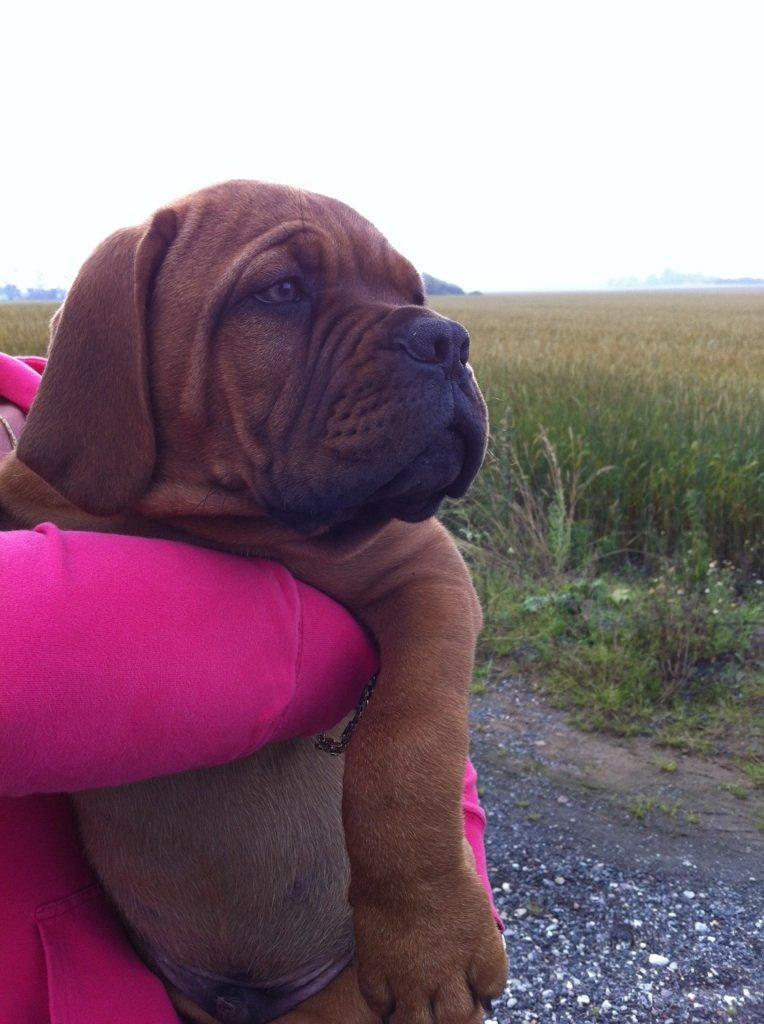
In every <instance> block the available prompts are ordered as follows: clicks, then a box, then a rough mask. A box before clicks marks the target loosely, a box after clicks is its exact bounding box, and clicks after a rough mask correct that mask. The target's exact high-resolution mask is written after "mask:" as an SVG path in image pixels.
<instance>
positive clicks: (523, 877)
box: [471, 679, 764, 1024]
mask: <svg viewBox="0 0 764 1024" xmlns="http://www.w3.org/2000/svg"><path fill="white" fill-rule="evenodd" d="M471 719H472V756H473V760H474V762H475V764H476V767H477V769H478V772H479V775H480V788H481V796H482V798H483V801H484V804H485V807H486V811H487V814H488V831H487V839H486V849H487V854H488V860H489V867H490V870H491V877H492V882H493V885H494V897H495V900H496V903H497V906H498V908H499V910H500V912H501V913H502V916H503V918H504V921H505V923H506V927H507V932H506V937H507V943H508V947H509V951H510V964H511V969H510V983H509V985H508V987H507V990H506V992H505V993H504V996H503V997H502V999H501V1000H500V1001H499V1002H498V1003H497V1004H496V1006H495V1007H494V1012H493V1018H492V1019H493V1020H495V1021H496V1022H498V1024H505V1022H509V1021H512V1022H513V1024H514V1022H515V1021H523V1022H526V1024H535V1022H539V1024H540V1022H542V1021H543V1022H544V1024H547V1022H556V1021H560V1022H562V1021H582V1020H595V1019H596V1020H613V1021H629V1022H630V1024H643V1022H644V1024H647V1022H653V1021H660V1022H662V1024H669V1022H670V1024H681V1022H688V1024H695V1022H697V1024H700V1022H710V1021H722V1020H723V1021H730V1020H732V1019H734V1020H735V1021H736V1022H745V1024H748V1022H751V1024H753V1022H754V1021H755V1022H757V1024H758V1022H760V1021H761V1020H764V886H763V885H762V879H763V878H764V833H763V832H761V831H760V830H759V828H758V827H757V817H758V816H760V815H761V814H762V811H764V800H762V798H761V795H760V794H759V793H757V792H755V791H753V790H752V788H751V786H750V784H749V782H748V780H747V779H746V778H745V776H744V775H743V774H742V773H741V772H738V771H737V770H736V769H735V768H734V767H733V766H726V765H723V764H719V763H716V762H714V761H706V760H704V759H702V758H698V757H693V756H686V755H682V754H678V753H676V752H674V751H668V752H667V751H665V750H661V749H659V748H657V747H655V746H654V745H653V744H651V743H650V741H649V739H647V738H629V739H617V738H612V737H607V736H602V735H596V734H588V733H587V734H584V733H581V732H579V731H578V730H576V729H575V728H573V727H572V726H571V725H570V724H569V723H568V719H567V716H566V715H565V714H564V713H563V712H559V711H556V710H554V709H552V708H550V707H548V706H547V705H546V704H545V702H544V701H543V700H542V699H541V698H540V697H539V696H537V695H536V694H535V693H533V691H532V690H531V689H530V688H529V687H528V685H527V684H525V683H523V682H522V681H520V680H516V679H505V680H502V681H501V682H500V683H498V684H496V685H493V684H492V686H491V688H490V690H489V692H488V693H486V694H485V695H484V696H481V697H474V698H473V700H472V706H471ZM672 763H673V764H675V765H676V767H675V769H674V768H673V767H672ZM667 769H668V770H667ZM741 792H746V793H747V797H746V798H745V799H740V798H739V796H736V795H735V793H738V794H739V793H741Z"/></svg>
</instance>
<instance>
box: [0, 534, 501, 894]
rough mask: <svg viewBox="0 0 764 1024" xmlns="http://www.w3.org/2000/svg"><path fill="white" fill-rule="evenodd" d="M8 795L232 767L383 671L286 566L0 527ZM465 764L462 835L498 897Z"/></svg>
mask: <svg viewBox="0 0 764 1024" xmlns="http://www.w3.org/2000/svg"><path fill="white" fill-rule="evenodd" d="M0 638H1V641H0V794H2V795H5V796H23V795H26V794H30V793H41V792H73V791H76V790H79V789H88V788H95V787H99V786H114V785H120V784H122V783H126V782H134V781H137V780H139V779H145V778H152V777H155V776H158V775H168V774H171V773H172V772H179V771H188V770H189V769H192V768H203V767H207V766H210V765H214V764H223V763H226V762H228V761H232V760H234V759H235V758H238V757H243V756H245V755H246V754H249V753H252V751H254V750H257V749H258V748H259V747H261V746H263V745H264V744H265V743H268V742H271V741H276V740H281V739H287V738H289V737H292V736H298V735H313V734H315V733H316V732H320V731H322V730H325V729H331V728H332V727H333V726H334V725H335V724H336V723H337V722H338V721H339V720H340V719H342V718H343V717H344V716H345V715H347V714H348V713H349V712H350V711H352V709H353V708H354V706H355V704H356V702H357V700H358V697H359V695H360V692H361V690H362V688H363V686H364V684H365V683H366V681H367V680H368V679H369V677H370V676H371V675H372V673H373V672H375V671H376V669H377V656H376V653H375V651H374V649H373V647H372V645H371V644H370V643H369V640H368V638H367V636H366V634H365V633H364V632H363V630H362V629H361V627H360V626H359V625H358V624H357V623H356V621H355V620H354V619H353V618H352V616H350V614H349V613H348V612H347V611H345V609H343V608H342V607H340V606H339V605H338V604H336V603H335V602H334V601H332V600H330V599H329V598H328V597H326V596H325V595H324V594H321V593H319V592H318V591H316V590H314V589H313V588H311V587H308V586H305V585H304V584H301V583H298V582H297V581H296V580H295V579H294V578H293V577H292V576H291V575H290V574H289V573H288V572H287V571H286V570H285V569H284V568H283V567H282V566H280V565H277V564H276V563H274V562H267V561H259V560H258V561H255V560H247V559H244V558H240V557H237V556H234V555H226V554H222V553H220V552H213V551H207V550H205V549H203V548H197V547H193V546H191V545H186V544H177V543H173V542H170V541H161V540H147V539H145V538H138V537H124V536H117V535H114V534H90V533H77V532H69V531H66V532H65V531H61V530H59V529H57V528H56V527H55V526H53V525H51V524H49V523H46V524H44V525H42V526H39V527H37V529H36V530H34V531H21V530H19V531H13V532H6V533H2V532H0ZM475 779H476V775H475V771H474V768H472V765H471V764H469V763H468V765H467V774H466V777H465V790H464V818H465V833H466V836H467V839H468V840H469V842H470V845H471V846H472V849H473V852H474V854H475V860H476V864H477V868H478V872H479V874H480V877H481V880H482V881H483V884H484V885H485V886H486V888H487V890H488V892H489V895H490V885H489V883H488V879H487V873H486V866H485V852H484V849H483V832H484V829H485V815H484V813H483V810H482V808H481V807H480V804H479V802H478V799H477V791H476V788H475Z"/></svg>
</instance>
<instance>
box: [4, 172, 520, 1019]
mask: <svg viewBox="0 0 764 1024" xmlns="http://www.w3.org/2000/svg"><path fill="white" fill-rule="evenodd" d="M298 266H299V272H300V274H302V275H303V276H304V277H306V278H310V280H312V281H318V282H319V286H317V287H315V294H316V298H315V300H314V305H313V306H312V307H311V308H312V312H311V315H310V317H308V318H307V319H306V318H305V316H304V315H303V314H299V315H300V316H302V317H303V318H302V319H300V320H298V319H295V317H297V316H298V313H297V312H295V311H290V312H288V313H285V316H292V317H293V319H292V320H291V321H290V320H281V321H279V320H278V319H276V320H274V319H273V316H274V315H275V314H274V313H273V311H270V310H267V309H265V310H264V309H262V308H260V306H259V305H258V304H257V303H253V302H252V301H251V298H250V297H251V295H252V294H253V293H258V289H260V290H262V288H264V287H265V286H266V285H267V283H268V281H269V280H271V279H274V278H277V277H278V278H284V277H288V276H289V275H290V274H291V273H293V272H295V273H296V272H297V271H296V268H297V267H298ZM420 289H421V283H420V280H419V277H418V275H417V274H416V272H415V271H414V270H413V268H412V267H411V265H410V264H409V263H408V262H407V261H406V260H404V259H403V258H402V257H401V256H399V254H398V253H396V252H395V251H394V250H393V249H392V248H391V247H390V246H389V244H388V243H387V242H386V241H385V240H384V238H383V237H382V236H381V235H380V234H379V233H378V232H377V231H376V230H375V229H374V228H373V227H372V226H371V225H370V224H368V222H366V221H364V220H363V219H362V218H361V217H360V216H359V215H358V214H356V213H355V212H354V211H352V210H350V209H349V208H348V207H345V206H344V205H343V204H341V203H338V202H336V201H334V200H329V199H326V198H324V197H321V196H316V195H313V194H310V193H303V192H297V191H296V190H293V189H287V188H281V187H278V186H267V185H262V184H258V183H254V182H230V183H227V184H225V185H221V186H216V187H213V188H211V189H206V190H204V191H202V192H200V193H196V194H195V195H192V196H190V197H187V198H186V199H183V200H179V201H178V202H176V203H173V204H171V205H170V206H169V207H167V208H165V209H164V210H161V211H159V213H158V214H155V216H154V217H153V218H152V220H151V221H150V222H149V223H148V224H146V225H144V226H143V227H142V228H139V229H127V230H125V231H122V232H118V233H116V234H115V235H113V236H112V237H111V238H110V239H107V241H106V242H104V243H103V244H102V246H100V247H99V249H97V250H96V252H95V253H94V255H93V256H92V257H91V258H90V260H88V262H87V263H86V264H85V266H84V267H83V269H82V271H81V272H80V275H79V276H78V278H77V281H76V282H75V285H74V287H73V289H72V291H71V293H70V295H69V297H68V298H67V300H66V303H65V305H64V307H63V311H62V312H61V314H60V316H57V318H56V322H55V324H54V330H53V336H52V345H51V353H50V362H49V366H48V369H47V371H46V373H45V376H44V378H43V381H42V385H41V388H40V393H39V396H38V399H37V401H36V404H35V407H34V409H33V411H32V413H31V415H30V417H29V421H28V424H27V427H26V430H25V433H24V435H23V437H22V439H21V445H20V447H19V450H18V452H17V453H16V454H15V455H13V456H9V457H8V458H7V459H5V460H4V462H3V464H2V468H1V469H0V506H2V507H1V508H0V513H1V515H0V518H2V519H3V521H4V522H9V523H12V524H14V525H16V526H19V527H28V526H31V525H33V524H36V523H38V522H40V521H41V520H52V521H54V522H56V523H57V524H59V525H60V526H62V527H65V528H78V529H96V530H110V531H116V532H129V533H137V534H143V535H149V536H169V537H177V538H185V539H188V540H192V541H194V542H197V543H206V544H210V545H213V546H216V547H219V548H222V549H225V550H229V551H234V552H239V553H241V554H246V555H251V556H257V557H260V556H262V557H267V558H274V559H277V560H278V561H279V562H281V563H282V564H284V565H285V566H286V567H287V568H288V569H290V570H291V571H292V572H293V573H294V574H295V575H296V576H297V577H298V578H300V579H302V580H305V581H306V582H308V583H310V584H312V585H314V586H316V587H318V588H319V589H320V590H322V591H324V592H325V593H327V594H329V595H331V596H332V597H334V598H335V599H336V600H338V601H340V602H342V603H343V604H344V605H346V606H347V607H348V608H349V609H351V611H352V612H353V613H354V615H356V616H357V617H358V618H359V619H360V620H361V621H362V622H363V623H365V624H366V626H367V627H368V628H369V630H370V631H371V632H372V634H373V635H374V637H375V639H376V641H377V643H378V645H379V649H380V657H381V664H382V671H381V675H380V679H379V683H378V686H377V689H376V692H375V694H374V698H373V700H372V702H371V704H370V706H369V708H368V709H367V712H366V714H365V715H364V717H363V718H362V720H361V724H360V726H359V728H358V731H357V733H356V734H355V736H354V739H353V741H352V742H351V744H350V747H349V749H348V752H347V755H346V757H345V765H344V784H343V777H342V771H343V766H342V763H341V760H338V761H333V760H330V759H329V758H327V757H326V756H325V755H322V754H319V753H317V752H316V751H314V750H313V748H312V745H311V744H310V743H309V742H307V741H299V740H295V741H292V742H290V743H286V744H279V745H275V746H271V747H268V748H266V749H265V750H263V751H261V752H259V753H258V754H256V755H255V756H254V757H250V758H247V759H244V760H242V761H239V762H235V763H234V764H231V765H228V766H224V767H221V768H218V769H211V770H208V771H202V772H194V773H187V774H185V775H178V776H173V777H170V778H166V779H158V780H152V781H149V782H146V783H141V784H136V785H132V786H125V787H120V788H118V789H114V790H100V791H98V792H93V793H86V794H81V795H79V796H78V797H77V798H76V801H75V803H76V807H77V811H78V815H79V818H80V822H81V825H82V829H83V835H84V839H85V843H86V847H87V851H88V854H89V856H90V858H91V860H92V862H93V864H94V866H95V868H96V870H97V871H98V873H99V875H100V877H101V879H102V880H103V882H104V885H105V887H106V889H107V890H108V891H109V893H110V894H111V896H112V898H113V899H114V900H115V902H116V904H117V906H118V907H119V909H120V912H121V913H122V915H123V917H124V919H125V921H126V923H127V925H128V927H129V928H130V930H131V932H132V933H133V935H134V937H135V940H136V943H137V944H138V946H139V948H141V947H147V946H148V945H151V944H153V945H154V946H155V947H156V946H157V945H159V946H160V947H161V948H162V949H163V950H164V951H165V952H167V953H169V954H172V955H173V956H175V957H177V958H179V959H180V960H181V961H182V962H183V963H185V964H187V965H189V966H197V967H204V968H207V969H211V970H221V971H223V970H226V969H230V968H231V965H232V964H236V965H239V966H244V967H245V968H246V969H247V970H248V971H249V972H250V973H251V975H252V978H253V980H255V981H257V980H260V981H263V982H267V981H268V979H269V978H273V977H274V976H278V974H279V973H282V972H283V970H285V969H288V968H289V967H290V966H291V967H292V968H294V967H295V966H297V967H299V966H301V965H305V964H306V963H309V962H310V961H311V958H319V959H320V958H321V957H325V956H328V955H332V954H334V953H336V952H338V951H340V952H341V950H342V948H344V947H345V946H346V945H347V943H348V942H350V941H352V932H353V931H354V933H355V941H356V960H355V961H354V964H353V965H352V967H351V968H348V969H347V970H346V971H345V972H343V974H342V975H340V977H339V978H337V979H336V981H335V982H333V983H331V984H330V985H329V986H328V987H327V988H326V990H325V991H324V992H322V993H321V994H320V995H318V996H315V997H314V998H313V999H310V1000H308V1001H307V1002H306V1003H305V1004H304V1005H303V1006H301V1007H300V1008H299V1009H298V1010H296V1011H294V1012H293V1013H290V1014H288V1015H287V1016H286V1017H283V1018H282V1022H283V1024H330V1022H331V1024H373V1022H374V1021H378V1020H379V1019H380V1018H385V1019H389V1020H391V1021H392V1022H394V1024H423V1022H431V1021H437V1022H438V1024H468V1022H469V1024H474V1022H476V1021H479V1020H482V1017H483V1011H482V1007H481V1004H482V1003H484V1002H485V1000H487V999H489V998H493V997H496V996H498V995H499V994H500V992H501V991H502V988H503V985H504V982H505V977H506V960H505V955H504V952H503V949H502V945H501V942H500V939H499V936H498V933H497V931H496V927H495V925H494V923H493V921H492V918H491V914H490V909H489V904H488V899H487V897H486V894H485V893H484V891H483V890H482V887H481V886H480V883H479V881H478V879H477V876H476V873H475V871H474V864H473V863H471V861H470V859H469V857H467V856H465V853H464V847H463V842H462V814H461V804H460V793H461V782H462V775H463V771H464V763H465V759H466V756H467V692H468V684H469V680H470V675H471V670H472V661H473V652H474V645H475V640H476V638H477V634H478V631H479V629H480V624H481V615H480V609H479V606H478V603H477V599H476V597H475V593H474V590H473V588H472V585H471V582H470V579H469V574H468V572H467V569H466V567H465V566H464V563H463V561H462V559H461V557H460V556H459V553H458V551H457V549H456V547H455V545H454V544H453V542H452V540H451V539H450V537H449V536H448V534H447V533H446V531H445V530H444V529H443V528H442V527H441V526H440V525H439V524H438V523H437V521H436V520H435V519H433V518H424V519H423V521H421V522H403V521H400V520H399V519H396V518H391V515H395V514H396V511H395V510H396V508H397V507H398V506H397V505H396V503H400V502H401V501H403V502H407V501H409V502H410V501H411V500H413V499H412V498H411V497H410V495H409V492H408V491H406V490H405V487H404V493H403V494H402V495H401V494H398V493H397V492H396V490H395V487H396V485H395V484H394V483H393V484H390V483H389V482H388V483H385V484H384V486H383V488H382V489H381V490H377V491H374V486H375V483H376V481H377V479H379V480H384V479H385V477H384V473H385V463H386V461H388V462H389V461H390V460H391V459H392V460H393V461H395V460H398V461H397V462H396V466H397V465H399V464H400V465H401V466H406V465H408V461H407V460H414V461H415V462H416V460H417V459H418V460H420V461H419V462H418V463H416V465H418V466H419V467H420V468H419V469H418V470H417V474H419V475H421V474H422V473H433V474H437V473H440V472H441V471H442V472H445V471H446V470H441V468H439V467H440V465H441V463H443V465H446V466H450V464H451V463H450V461H449V460H453V459H454V458H456V457H457V456H456V455H454V454H453V453H451V452H450V449H449V450H446V449H448V445H452V444H453V445H456V446H457V447H456V448H455V449H454V450H455V451H457V452H458V451H461V449H460V448H459V447H458V444H459V443H460V442H457V441H455V440H454V439H453V437H452V434H451V433H448V431H446V432H445V433H443V432H442V431H441V433H437V434H436V433H435V427H434V426H433V427H432V430H433V434H432V437H433V440H432V443H431V444H430V443H429V441H428V442H427V443H428V444H429V447H428V448H427V451H428V453H429V454H428V455H427V457H426V459H425V460H424V461H422V458H421V457H420V454H418V452H419V449H416V448H415V447H412V445H413V446H416V444H420V445H421V444H423V443H424V442H423V441H422V440H421V438H422V437H425V435H427V431H428V430H430V423H431V421H432V420H433V419H436V418H437V416H440V415H441V413H440V411H439V410H440V406H439V405H437V403H436V405H434V406H433V405H432V404H428V403H432V401H433V399H432V394H433V385H432V380H433V379H434V378H433V377H432V376H427V374H429V373H430V371H429V370H428V369H425V370H422V371H421V373H422V374H424V375H425V376H422V377H421V379H420V378H419V377H417V376H416V374H418V373H420V369H419V368H417V367H414V366H410V365H409V363H408V362H407V361H406V360H405V359H404V357H403V356H402V355H401V353H400V352H399V351H397V347H396V346H397V342H396V343H395V344H393V342H395V339H396V338H397V337H398V335H399V333H400V331H402V330H405V329H406V328H407V325H410V324H411V323H412V322H413V319H414V318H422V322H423V323H424V322H425V321H429V320H430V318H434V317H437V314H435V313H433V312H432V311H430V310H427V309H423V308H422V307H421V295H420V294H419V292H420ZM279 315H280V314H279ZM439 319H441V318H439ZM418 322H419V320H418V319H417V323H418ZM396 332H398V333H396ZM391 339H392V340H391ZM460 372H461V371H460ZM460 381H462V383H461V384H460V385H459V387H460V388H461V390H462V393H463V396H466V398H464V401H465V402H467V401H468V402H469V407H470V410H471V411H470V415H473V414H474V410H475V409H477V408H478V406H479V405H482V399H480V396H479V392H478V391H477V387H476V385H475V384H474V380H472V379H471V374H470V375H469V376H464V379H463V380H462V378H461V377H460ZM412 382H413V383H412ZM454 386H455V387H456V385H454ZM460 400H461V399H460ZM438 401H440V399H438ZM444 415H445V414H444ZM475 415H476V414H475ZM481 415H482V413H481ZM438 422H439V421H438ZM444 422H445V421H444ZM438 429H440V428H438ZM450 429H451V428H449V430H450ZM444 430H445V428H444ZM417 434H418V435H419V436H420V440H419V441H417V439H416V437H415V436H414V435H417ZM427 436H429V435H427ZM412 438H413V439H412ZM444 451H445V454H443V452H444ZM439 460H440V461H439ZM444 460H445V461H444ZM403 472H404V479H406V477H405V471H403ZM417 474H415V475H414V477H412V479H415V478H416V479H419V476H418V475H417ZM396 479H397V478H396ZM401 486H403V485H401ZM406 486H408V485H406ZM412 486H413V485H412ZM391 488H392V490H391ZM370 489H371V490H370ZM371 491H374V493H375V494H383V495H386V497H385V499H384V501H382V503H381V505H380V504H379V501H377V499H375V501H377V504H376V505H375V504H374V502H373V501H371V499H370V498H369V494H370V493H371ZM306 495H307V496H308V498H306ZM417 500H419V499H418V498H417ZM424 514H425V513H422V515H424ZM274 517H276V518H274ZM290 517H291V518H290ZM414 517H415V516H414ZM295 524H296V525H295ZM266 775H267V778H268V780H269V781H268V783H267V784H266V783H265V782H263V783H262V785H260V784H259V780H261V779H263V778H264V777H265V776H266ZM274 778H276V779H277V780H278V782H277V783H276V784H274V783H273V781H271V780H273V779H274ZM274 791H275V792H276V793H277V795H278V800H279V803H278V805H274V804H273V803H272V802H271V803H269V799H270V800H271V801H272V794H273V792H274ZM269 794H271V796H269ZM340 803H341V815H340ZM285 807H286V808H287V811H288V814H289V820H288V822H287V820H286V819H285V815H284V808H285ZM343 829H344V843H343ZM221 837H225V838H221ZM345 844H346V846H347V851H348V856H349V863H350V869H349V874H348V865H347V858H346V855H345ZM285 847H286V848H288V851H289V856H288V857H287V856H286V855H285ZM253 849H254V851H255V855H254V856H252V851H253ZM348 878H349V904H348V898H347V884H348ZM296 879H297V881H299V882H301V885H299V886H297V889H298V890H299V891H296V889H295V880H296ZM246 894H250V895H249V896H248V895H246ZM351 906H352V920H351V910H350V907H351ZM264 908H270V911H269V912H268V913H266V911H265V910H264ZM255 924H256V926H255ZM361 993H363V998H362V997H361ZM174 998H175V999H176V1005H177V1006H178V1007H179V1009H182V1011H183V1012H184V1013H185V1014H187V1015H188V1016H189V1019H197V1020H199V1021H204V1020H209V1019H210V1018H209V1017H206V1016H205V1015H203V1014H200V1013H199V1012H198V1011H197V1010H195V1009H194V1008H193V1007H192V1006H191V1005H190V1004H189V1003H188V1000H186V999H185V997H183V996H182V995H180V994H178V993H174ZM370 1007H371V1009H370Z"/></svg>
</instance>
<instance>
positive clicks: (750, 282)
mask: <svg viewBox="0 0 764 1024" xmlns="http://www.w3.org/2000/svg"><path fill="white" fill-rule="evenodd" d="M607 284H608V288H687V287H692V288H722V287H738V288H741V287H749V288H756V287H759V286H760V285H764V280H762V278H760V277H707V276H706V275H705V274H685V273H683V272H682V271H680V270H671V269H670V268H669V267H667V268H666V269H665V270H664V271H663V273H661V274H650V275H649V276H648V277H641V278H640V277H617V278H611V280H610V281H608V283H607Z"/></svg>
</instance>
